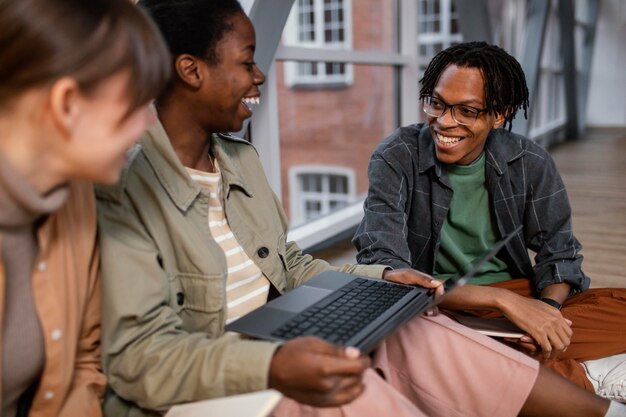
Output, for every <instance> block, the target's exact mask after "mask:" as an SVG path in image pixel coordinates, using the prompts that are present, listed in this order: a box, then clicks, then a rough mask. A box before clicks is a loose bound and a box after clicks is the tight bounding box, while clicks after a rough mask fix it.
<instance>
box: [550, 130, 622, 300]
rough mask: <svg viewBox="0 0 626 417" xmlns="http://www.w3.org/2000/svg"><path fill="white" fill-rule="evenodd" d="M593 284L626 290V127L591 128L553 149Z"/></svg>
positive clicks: (585, 264) (585, 263) (586, 268)
mask: <svg viewBox="0 0 626 417" xmlns="http://www.w3.org/2000/svg"><path fill="white" fill-rule="evenodd" d="M550 152H551V153H552V156H553V157H554V160H555V161H556V164H557V166H558V168H559V171H560V172H561V175H562V177H563V181H564V182H565V186H566V187H567V191H568V194H569V198H570V203H571V205H572V211H573V227H574V233H575V234H576V237H577V238H578V240H580V242H581V243H582V244H583V251H582V253H583V255H584V257H585V260H584V262H583V270H584V271H585V273H586V274H587V275H589V276H590V277H591V282H592V286H593V287H621V288H626V130H621V131H620V130H603V131H591V132H590V133H589V134H588V135H587V137H586V138H585V139H584V140H579V141H576V142H566V143H563V144H561V145H557V146H556V147H554V148H552V149H551V150H550Z"/></svg>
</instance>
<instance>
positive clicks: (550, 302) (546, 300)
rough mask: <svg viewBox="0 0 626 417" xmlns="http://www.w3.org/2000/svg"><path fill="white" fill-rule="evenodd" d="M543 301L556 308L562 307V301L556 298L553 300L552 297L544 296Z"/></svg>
mask: <svg viewBox="0 0 626 417" xmlns="http://www.w3.org/2000/svg"><path fill="white" fill-rule="evenodd" d="M541 301H543V302H544V303H546V304H549V305H551V306H552V307H554V308H556V309H557V310H560V309H561V303H559V302H558V301H556V300H553V299H552V298H548V297H542V298H541Z"/></svg>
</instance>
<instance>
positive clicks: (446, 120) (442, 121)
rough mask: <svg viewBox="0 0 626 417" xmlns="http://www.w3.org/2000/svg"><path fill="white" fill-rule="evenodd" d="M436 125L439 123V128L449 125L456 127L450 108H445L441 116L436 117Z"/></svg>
mask: <svg viewBox="0 0 626 417" xmlns="http://www.w3.org/2000/svg"><path fill="white" fill-rule="evenodd" d="M437 123H439V125H441V126H451V125H457V124H458V123H457V122H456V120H454V117H452V108H451V107H447V108H446V109H445V110H444V111H443V113H442V114H441V116H439V117H437Z"/></svg>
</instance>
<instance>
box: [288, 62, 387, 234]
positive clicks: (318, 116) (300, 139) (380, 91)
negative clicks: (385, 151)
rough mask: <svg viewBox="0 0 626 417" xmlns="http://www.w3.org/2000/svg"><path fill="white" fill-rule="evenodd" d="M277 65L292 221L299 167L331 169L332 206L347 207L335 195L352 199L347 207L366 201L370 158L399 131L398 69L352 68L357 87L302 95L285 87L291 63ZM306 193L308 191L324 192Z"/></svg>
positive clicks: (315, 88)
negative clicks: (292, 173)
mask: <svg viewBox="0 0 626 417" xmlns="http://www.w3.org/2000/svg"><path fill="white" fill-rule="evenodd" d="M276 64H277V77H276V78H277V84H278V85H277V97H278V109H277V114H278V119H279V131H280V160H281V176H282V178H283V186H282V201H283V205H284V207H285V210H286V212H287V213H288V216H289V218H290V219H292V217H293V216H292V215H291V213H290V212H289V211H290V207H297V206H298V205H297V204H295V203H294V201H298V196H293V197H294V199H293V201H292V200H290V198H291V196H290V194H289V192H290V188H291V189H293V188H297V187H290V184H289V183H288V181H289V179H290V176H289V172H290V169H292V168H295V167H303V166H314V167H316V168H317V169H321V170H323V169H324V167H326V166H327V167H329V168H328V172H327V174H329V175H332V177H330V178H332V180H331V181H330V183H329V185H328V188H327V189H326V190H325V192H326V193H331V194H327V195H326V197H327V198H329V200H330V201H335V200H342V201H343V198H341V199H340V198H338V196H339V195H342V194H333V193H344V194H348V196H349V197H348V198H346V200H348V201H346V203H350V202H355V201H357V199H358V198H360V197H364V196H365V194H366V193H367V187H368V181H367V165H368V162H369V159H370V156H371V154H372V152H373V150H374V148H375V147H376V145H377V144H378V143H379V142H380V141H381V140H382V139H383V138H385V137H387V136H388V135H389V134H391V132H392V131H393V130H394V129H395V127H396V114H395V94H394V91H395V83H394V69H393V68H392V67H387V66H369V65H351V66H349V68H350V69H351V72H352V83H351V84H349V85H346V86H344V87H343V88H336V87H335V88H328V86H326V85H319V84H318V85H316V84H311V85H309V86H307V88H306V89H302V88H290V87H288V86H287V85H286V84H285V82H284V81H285V77H284V67H285V65H286V64H290V62H285V63H283V62H277V63H276ZM347 68H348V67H346V69H347ZM302 169H305V168H302ZM337 169H343V170H346V171H347V172H351V173H353V175H354V176H353V179H351V178H350V177H348V175H341V174H342V173H341V174H338V173H337ZM303 185H304V184H303ZM307 187H308V188H306V190H307V191H308V190H313V189H319V187H318V186H317V185H316V186H315V187H313V186H312V185H310V184H307ZM331 196H332V198H330V197H331ZM300 198H301V196H300ZM290 202H291V203H292V204H295V205H291V206H290ZM337 204H338V203H329V206H331V207H338V206H337ZM292 220H293V219H292ZM294 224H296V223H293V222H292V225H294Z"/></svg>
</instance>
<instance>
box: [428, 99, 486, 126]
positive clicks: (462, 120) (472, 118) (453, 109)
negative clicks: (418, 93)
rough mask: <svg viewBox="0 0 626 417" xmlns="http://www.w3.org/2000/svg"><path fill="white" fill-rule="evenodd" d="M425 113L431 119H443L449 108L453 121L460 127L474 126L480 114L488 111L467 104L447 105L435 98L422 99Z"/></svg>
mask: <svg viewBox="0 0 626 417" xmlns="http://www.w3.org/2000/svg"><path fill="white" fill-rule="evenodd" d="M422 103H423V107H422V110H424V113H426V114H427V115H429V116H430V117H437V118H438V117H441V116H443V114H444V113H445V112H446V110H447V109H448V108H449V109H450V113H451V114H452V119H454V121H455V122H457V123H458V124H460V125H465V126H472V125H473V124H474V123H475V122H476V119H478V116H480V113H482V112H484V111H486V110H487V109H486V108H484V109H477V108H476V107H472V106H466V105H465V104H453V105H450V104H447V103H446V102H445V101H443V100H440V99H438V98H436V97H433V96H424V97H422Z"/></svg>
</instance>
